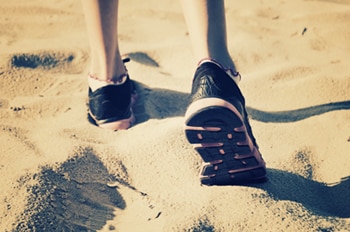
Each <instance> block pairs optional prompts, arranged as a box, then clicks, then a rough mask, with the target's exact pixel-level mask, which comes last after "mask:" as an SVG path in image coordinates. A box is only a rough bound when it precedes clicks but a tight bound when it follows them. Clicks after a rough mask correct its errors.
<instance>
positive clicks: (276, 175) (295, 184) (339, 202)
mask: <svg viewBox="0 0 350 232" xmlns="http://www.w3.org/2000/svg"><path fill="white" fill-rule="evenodd" d="M267 176H268V180H267V181H266V182H265V183H260V184H249V185H248V186H251V187H256V188H260V189H262V190H264V191H266V192H267V193H268V194H269V195H270V196H271V197H272V198H273V199H275V200H286V201H293V202H297V203H300V204H302V205H303V206H304V207H305V208H307V209H308V210H310V211H312V212H314V213H317V214H318V215H322V216H326V217H327V216H332V217H334V216H335V217H340V218H350V208H349V205H350V194H349V190H350V177H346V178H343V179H342V180H341V181H340V182H339V183H334V184H332V185H326V184H324V183H320V182H317V181H313V180H311V179H307V178H304V177H302V176H300V175H297V174H294V173H291V172H286V171H282V170H277V169H268V170H267Z"/></svg>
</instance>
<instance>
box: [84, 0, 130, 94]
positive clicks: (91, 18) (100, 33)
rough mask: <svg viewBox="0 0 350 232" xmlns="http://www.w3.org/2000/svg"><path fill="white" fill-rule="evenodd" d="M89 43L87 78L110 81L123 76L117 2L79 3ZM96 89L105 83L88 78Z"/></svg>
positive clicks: (114, 0)
mask: <svg viewBox="0 0 350 232" xmlns="http://www.w3.org/2000/svg"><path fill="white" fill-rule="evenodd" d="M82 5H83V9H84V13H85V21H86V27H87V32H88V37H89V42H90V52H91V66H90V74H91V75H93V76H95V77H98V79H99V80H102V81H111V80H114V79H115V78H118V77H120V76H121V75H122V74H124V73H125V68H124V64H123V62H122V60H121V57H120V52H119V44H118V34H117V32H118V30H117V26H118V0H82ZM89 84H90V87H92V88H93V89H96V88H98V87H101V86H99V85H104V84H105V83H99V82H96V81H93V80H91V78H89Z"/></svg>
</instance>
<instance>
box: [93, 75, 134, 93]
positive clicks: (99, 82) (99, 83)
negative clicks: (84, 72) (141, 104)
mask: <svg viewBox="0 0 350 232" xmlns="http://www.w3.org/2000/svg"><path fill="white" fill-rule="evenodd" d="M127 78H128V73H127V72H125V73H124V74H122V75H120V76H119V77H117V78H110V79H100V78H99V77H97V76H95V75H92V74H88V83H89V87H90V89H91V91H92V92H94V91H96V90H97V89H99V88H102V87H105V86H108V85H122V84H124V83H125V81H126V80H127Z"/></svg>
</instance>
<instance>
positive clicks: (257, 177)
mask: <svg viewBox="0 0 350 232" xmlns="http://www.w3.org/2000/svg"><path fill="white" fill-rule="evenodd" d="M231 73H232V72H231ZM236 75H239V74H238V73H237V74H236ZM191 96H192V101H191V104H190V105H189V107H188V109H187V111H186V115H185V133H186V137H187V140H188V141H189V142H190V143H191V144H193V145H194V147H195V149H196V151H197V152H198V153H199V155H200V156H201V157H202V159H203V161H204V162H205V163H204V164H203V167H202V170H201V177H200V178H201V183H202V184H204V185H234V184H245V183H250V182H259V181H264V180H265V179H266V167H265V162H264V160H263V158H262V156H261V154H260V152H259V150H258V145H257V143H256V141H255V138H254V136H253V133H252V130H251V127H250V125H249V121H248V117H247V112H246V109H245V100H244V97H243V95H242V93H241V91H240V89H239V88H238V86H237V85H236V83H235V82H234V81H233V79H232V78H231V77H230V76H229V74H228V73H227V72H226V71H225V70H224V69H223V68H222V67H221V65H220V64H218V63H215V62H205V63H202V64H201V65H200V66H199V67H198V68H197V70H196V73H195V76H194V80H193V85H192V92H191Z"/></svg>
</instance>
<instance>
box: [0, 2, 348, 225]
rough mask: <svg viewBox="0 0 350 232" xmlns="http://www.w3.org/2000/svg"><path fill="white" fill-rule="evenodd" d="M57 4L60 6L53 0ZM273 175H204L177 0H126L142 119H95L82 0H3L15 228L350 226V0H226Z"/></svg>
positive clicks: (5, 168) (2, 119)
mask: <svg viewBox="0 0 350 232" xmlns="http://www.w3.org/2000/svg"><path fill="white" fill-rule="evenodd" d="M53 3H55V4H53ZM226 13H227V24H228V25H227V26H228V36H229V46H230V51H231V54H232V56H233V57H234V59H235V61H236V64H237V66H238V69H239V71H240V72H241V74H242V76H243V79H242V82H241V89H242V91H243V92H244V94H245V97H246V101H247V106H248V110H249V113H250V117H251V124H252V127H253V130H254V132H255V136H256V137H257V140H258V143H259V145H260V150H261V152H262V154H263V156H264V159H265V161H266V163H267V167H268V181H267V182H266V183H263V184H254V185H248V186H223V187H204V186H201V185H200V182H199V179H198V172H199V170H200V165H201V159H200V158H199V157H198V156H197V154H196V153H195V152H194V150H193V149H192V147H191V146H190V145H189V144H187V142H186V139H185V136H184V133H183V131H182V125H183V115H184V112H185V110H186V107H187V104H188V101H189V91H190V87H191V79H192V75H193V72H194V69H195V62H196V61H194V60H193V55H192V53H191V47H190V42H189V38H188V33H187V29H186V26H185V24H184V20H183V16H182V12H181V7H180V5H179V2H178V1H170V0H162V1H158V0H149V1H141V0H130V1H121V4H120V21H121V22H120V44H121V47H122V53H123V54H129V56H130V57H131V62H130V63H128V64H127V67H128V69H129V72H130V75H131V77H132V78H133V79H134V80H135V81H136V82H137V89H138V92H139V99H138V102H137V104H136V107H135V112H136V117H137V119H138V123H137V125H135V126H134V127H133V128H131V129H129V130H127V131H118V132H109V131H105V130H102V129H99V128H96V127H94V126H93V125H91V124H89V122H88V121H87V120H86V113H87V108H86V100H87V82H86V76H87V70H88V66H89V47H88V42H87V39H86V30H85V24H84V17H83V14H82V10H81V5H80V1H68V0H64V1H43V0H32V1H23V0H22V1H21V0H13V1H5V0H1V5H0V23H1V25H0V28H1V30H0V51H1V53H0V56H1V59H0V144H1V148H0V150H1V159H0V176H1V179H0V185H1V188H0V202H1V203H0V230H1V231H293V232H294V231H323V232H326V231H327V232H330V231H350V207H349V206H350V179H349V176H350V156H349V155H350V111H349V110H350V93H349V89H350V66H349V64H350V63H349V60H350V59H349V58H350V55H349V54H350V27H349V22H350V1H348V0H334V1H331V0H323V1H322V0H318V1H317V0H309V1H307V0H295V1H283V0H270V1H264V0H260V1H258V0H247V1H238V0H233V1H227V2H226Z"/></svg>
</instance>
